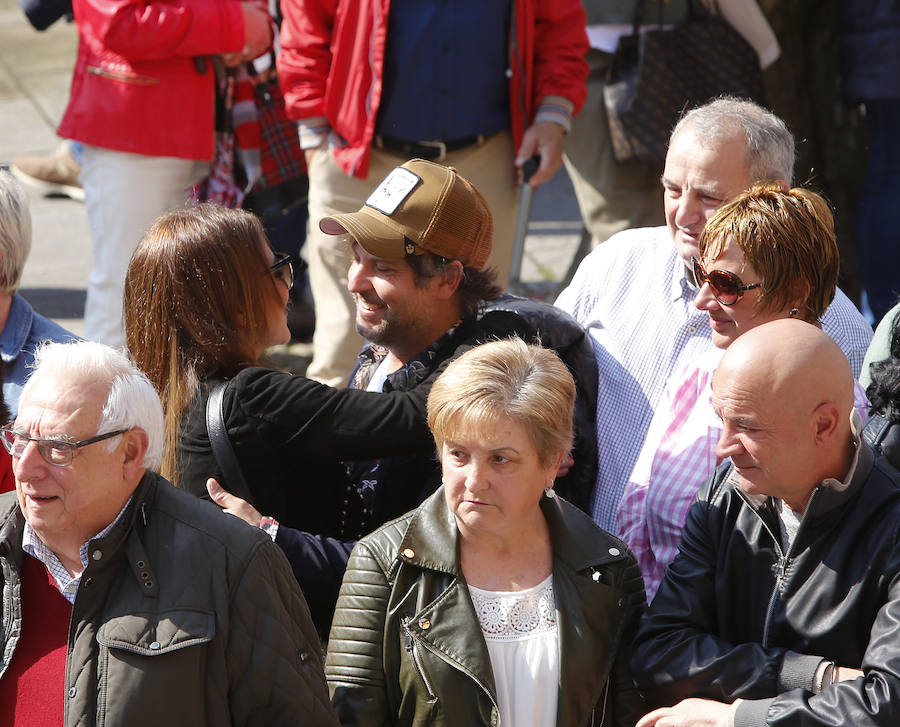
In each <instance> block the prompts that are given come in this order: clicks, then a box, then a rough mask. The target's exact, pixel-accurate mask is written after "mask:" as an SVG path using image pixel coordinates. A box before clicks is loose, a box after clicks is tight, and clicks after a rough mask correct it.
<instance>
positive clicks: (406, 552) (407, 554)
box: [402, 548, 416, 558]
mask: <svg viewBox="0 0 900 727" xmlns="http://www.w3.org/2000/svg"><path fill="white" fill-rule="evenodd" d="M402 555H403V557H404V558H415V557H416V551H414V550H413V549H412V548H404V549H403V553H402Z"/></svg>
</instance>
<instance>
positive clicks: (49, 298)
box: [0, 0, 581, 357]
mask: <svg viewBox="0 0 900 727" xmlns="http://www.w3.org/2000/svg"><path fill="white" fill-rule="evenodd" d="M76 45H77V36H76V33H75V27H74V24H67V23H64V22H58V23H56V24H55V25H53V26H52V27H50V28H49V29H48V30H46V31H44V32H38V31H36V30H34V29H33V28H32V27H31V25H30V24H29V23H28V21H27V19H26V18H25V16H24V14H23V13H22V11H21V10H20V9H19V7H18V6H17V5H16V3H15V0H0V165H4V164H8V163H9V162H10V161H11V160H12V159H14V158H15V157H16V156H17V155H19V154H23V153H27V154H43V153H47V152H51V151H53V150H54V149H55V148H56V146H57V145H58V143H59V139H58V138H57V136H56V134H55V129H56V125H57V124H58V122H59V119H60V118H61V116H62V113H63V110H64V109H65V105H66V101H67V99H68V93H69V83H70V80H71V72H72V66H73V64H74V60H75V50H76ZM29 195H30V200H31V213H32V218H33V224H34V242H33V247H32V252H31V257H30V258H29V260H28V264H27V265H26V267H25V275H24V278H23V280H22V290H21V292H22V294H23V295H24V296H25V298H27V299H28V300H29V301H30V302H31V303H32V305H34V306H35V308H36V309H37V310H38V311H40V312H41V313H43V314H44V315H46V316H48V317H50V318H53V319H54V320H56V321H58V322H59V323H61V324H62V325H63V326H65V327H66V328H68V329H69V330H71V331H73V332H75V333H81V332H82V331H83V321H82V317H83V315H84V298H85V284H86V282H87V278H88V274H89V272H90V269H91V265H92V258H91V246H90V237H89V235H88V227H87V217H86V215H85V211H84V205H83V204H81V203H80V202H75V201H73V200H70V199H68V198H65V197H55V198H54V197H45V196H44V195H42V194H41V193H40V192H37V191H35V190H29ZM110 203H111V204H114V203H115V200H110ZM580 231H581V222H580V217H579V215H578V207H577V205H576V203H575V200H574V197H573V195H572V189H571V185H570V183H569V180H568V177H567V176H566V174H565V171H564V170H560V172H558V173H557V175H556V176H555V178H554V179H553V180H552V181H551V182H550V183H549V184H547V185H545V186H544V187H541V188H540V189H538V190H537V191H536V193H535V195H534V200H533V203H532V214H531V221H530V224H529V231H528V236H527V238H526V244H525V256H524V259H523V265H522V279H523V281H526V282H528V283H530V287H529V289H530V290H531V291H533V292H534V294H536V295H541V296H542V297H552V296H553V292H554V291H555V288H556V285H555V284H554V281H558V280H560V279H561V278H563V276H564V275H565V273H566V271H567V269H568V267H569V265H570V263H571V260H572V257H573V255H574V253H575V251H576V249H577V247H578V242H579V238H580ZM291 353H292V354H294V355H299V356H301V357H302V356H304V355H305V353H306V352H305V350H304V348H303V347H302V346H301V347H299V348H297V347H295V348H294V349H292V350H291Z"/></svg>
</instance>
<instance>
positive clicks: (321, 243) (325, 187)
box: [306, 132, 519, 386]
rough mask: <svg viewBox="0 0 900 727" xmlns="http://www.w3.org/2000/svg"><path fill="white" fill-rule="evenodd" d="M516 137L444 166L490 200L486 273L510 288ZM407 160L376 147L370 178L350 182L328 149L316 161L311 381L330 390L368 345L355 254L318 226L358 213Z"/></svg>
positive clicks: (453, 157)
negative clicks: (359, 311) (354, 293)
mask: <svg viewBox="0 0 900 727" xmlns="http://www.w3.org/2000/svg"><path fill="white" fill-rule="evenodd" d="M514 157H515V154H514V150H513V144H512V137H511V135H510V134H509V133H508V132H502V133H500V134H496V135H494V136H492V137H491V138H490V139H488V140H487V141H486V142H485V143H483V144H481V145H478V146H475V145H473V146H471V147H466V148H465V149H460V150H459V151H454V152H450V153H449V154H447V156H446V157H445V158H444V159H443V160H441V162H440V163H441V164H445V165H447V166H450V167H455V168H456V169H457V170H458V171H459V173H460V174H462V175H463V176H464V177H465V178H466V179H468V180H469V181H470V182H472V184H474V185H475V187H476V189H478V191H479V192H481V194H482V195H484V198H485V199H486V200H487V203H488V206H489V207H490V209H491V213H492V214H493V217H494V246H493V251H492V253H491V256H490V258H489V259H488V266H489V267H493V268H494V269H495V270H496V271H497V274H498V282H499V283H500V285H502V286H503V287H506V282H507V279H508V277H509V268H510V264H511V262H512V244H513V237H514V235H515V225H516V215H517V214H518V207H519V189H518V186H517V185H516V173H515V167H514V165H513V159H514ZM405 161H407V160H406V158H405V157H401V156H399V155H397V154H394V153H393V152H389V151H386V150H382V149H376V148H374V147H373V148H372V157H371V161H370V164H369V176H368V178H366V179H357V178H355V177H349V176H348V175H347V174H346V173H345V172H344V171H343V170H342V169H341V168H340V167H339V166H338V165H337V164H336V163H335V161H334V157H333V156H332V155H331V154H330V153H329V152H328V151H327V150H326V149H320V150H317V151H316V152H315V154H313V157H312V160H311V163H310V165H309V231H308V233H307V237H306V249H307V255H308V261H309V284H310V289H311V290H312V295H313V300H314V302H315V307H316V332H315V334H314V335H313V359H312V361H311V362H310V365H309V368H308V369H307V372H306V375H307V376H309V377H310V378H312V379H315V380H317V381H321V382H322V383H324V384H329V385H331V386H345V385H346V384H347V380H348V378H349V376H350V371H351V370H352V369H353V365H354V363H355V361H356V356H357V354H358V353H359V349H360V348H361V346H362V343H363V339H362V338H361V337H360V336H359V334H358V333H357V332H356V327H355V319H356V310H355V306H354V304H353V299H352V298H351V297H350V294H349V293H348V292H347V269H348V267H349V265H350V247H349V244H348V243H347V237H346V236H343V237H338V236H333V235H326V234H324V233H323V232H322V231H321V230H319V220H321V219H322V218H323V217H327V216H329V215H333V214H339V213H344V212H355V211H356V210H358V209H359V208H360V207H362V206H363V203H364V202H365V201H366V199H367V198H368V196H369V194H371V192H372V190H374V189H375V187H377V186H378V183H379V182H381V180H382V179H384V178H385V177H386V176H387V175H388V173H389V172H390V171H391V170H392V169H393V168H394V167H397V166H399V165H401V164H403V162H405Z"/></svg>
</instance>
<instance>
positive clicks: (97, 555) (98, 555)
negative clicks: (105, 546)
mask: <svg viewBox="0 0 900 727" xmlns="http://www.w3.org/2000/svg"><path fill="white" fill-rule="evenodd" d="M102 557H103V553H101V552H100V551H99V550H95V551H94V552H93V553H91V558H93V559H94V560H100V559H101V558H102Z"/></svg>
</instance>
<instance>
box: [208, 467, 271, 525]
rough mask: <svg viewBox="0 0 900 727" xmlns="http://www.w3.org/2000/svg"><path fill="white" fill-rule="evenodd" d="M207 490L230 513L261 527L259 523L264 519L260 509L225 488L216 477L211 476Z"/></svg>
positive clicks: (213, 499)
mask: <svg viewBox="0 0 900 727" xmlns="http://www.w3.org/2000/svg"><path fill="white" fill-rule="evenodd" d="M206 491H207V492H208V493H209V496H210V497H211V498H212V501H213V502H214V503H216V505H218V506H219V507H221V508H222V509H223V510H224V511H225V512H227V513H228V514H229V515H234V516H235V517H239V518H240V519H241V520H243V521H244V522H248V523H250V524H251V525H253V526H254V527H257V528H258V527H259V523H260V521H261V520H262V514H261V513H260V512H259V510H257V509H256V508H255V507H253V505H251V504H250V503H249V502H247V501H246V500H242V499H241V498H240V497H238V496H237V495H232V494H231V493H230V492H228V491H227V490H225V489H224V488H223V487H222V485H220V484H219V483H218V481H217V480H216V479H215V478H214V477H210V478H209V479H208V480H207V481H206Z"/></svg>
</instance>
